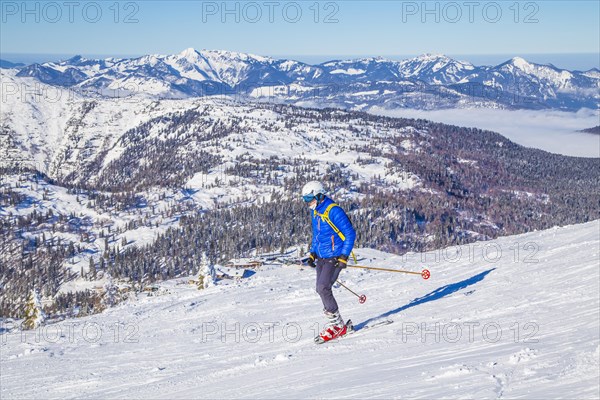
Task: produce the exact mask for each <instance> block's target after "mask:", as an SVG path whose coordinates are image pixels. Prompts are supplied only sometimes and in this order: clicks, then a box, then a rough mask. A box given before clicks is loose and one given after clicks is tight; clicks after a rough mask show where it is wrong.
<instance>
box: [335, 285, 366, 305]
mask: <svg viewBox="0 0 600 400" xmlns="http://www.w3.org/2000/svg"><path fill="white" fill-rule="evenodd" d="M336 282H337V283H339V284H340V285H342V287H343V288H344V289H346V290H347V291H349V292H350V293H352V294H353V295H355V296H356V297H358V302H359V303H360V304H362V303H364V302H365V301H367V296H365V295H364V294H361V295H358V294H356V293H354V292H353V291H352V289H350V288H349V287H348V286H346V285H344V284H343V283H342V282H340V281H336Z"/></svg>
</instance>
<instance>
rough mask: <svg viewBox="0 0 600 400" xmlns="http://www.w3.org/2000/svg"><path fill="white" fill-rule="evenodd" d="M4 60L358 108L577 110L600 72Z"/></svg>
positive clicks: (589, 103)
mask: <svg viewBox="0 0 600 400" xmlns="http://www.w3.org/2000/svg"><path fill="white" fill-rule="evenodd" d="M4 65H7V64H5V63H3V66H4ZM8 67H9V68H18V72H17V73H16V76H17V77H32V78H35V79H37V80H39V81H41V82H44V83H47V84H49V85H53V86H60V87H65V88H69V89H71V90H75V91H77V92H79V93H82V94H85V95H86V96H101V97H111V96H118V97H122V96H125V95H134V96H143V97H150V98H190V97H199V96H207V95H208V96H210V95H228V96H239V97H243V98H251V99H255V100H260V101H273V102H281V103H290V104H297V105H304V106H306V105H308V106H315V107H330V106H331V107H341V108H345V109H358V110H364V109H368V108H369V107H372V106H379V107H384V108H390V109H394V108H402V107H408V108H418V109H439V108H454V107H489V108H525V109H548V108H550V109H561V110H578V109H580V108H583V107H587V108H591V109H596V108H597V107H598V104H599V100H600V94H599V93H600V70H598V69H596V68H594V69H591V70H589V71H569V70H564V69H559V68H556V67H554V66H553V65H550V64H548V65H540V64H534V63H530V62H527V61H526V60H524V59H522V58H519V57H515V58H512V59H510V60H508V61H506V62H504V63H502V64H499V65H496V66H475V65H473V64H471V63H468V62H463V61H458V60H454V59H451V58H448V57H446V56H444V55H431V54H426V55H422V56H419V57H415V58H411V59H406V60H402V61H393V60H388V59H383V58H364V59H356V60H333V61H328V62H324V63H322V64H318V65H310V64H306V63H302V62H298V61H293V60H285V59H274V58H269V57H262V56H256V55H251V54H245V53H235V52H230V51H212V50H203V51H196V50H194V49H192V48H190V49H186V50H184V51H183V52H181V53H179V54H174V55H147V56H143V57H139V58H131V59H121V58H107V59H86V58H83V57H80V56H75V57H73V58H70V59H68V60H65V61H60V62H47V63H43V64H31V65H28V66H21V67H19V66H14V65H13V66H12V67H11V66H10V65H8ZM5 68H6V67H5Z"/></svg>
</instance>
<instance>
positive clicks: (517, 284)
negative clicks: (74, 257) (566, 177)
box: [0, 221, 600, 399]
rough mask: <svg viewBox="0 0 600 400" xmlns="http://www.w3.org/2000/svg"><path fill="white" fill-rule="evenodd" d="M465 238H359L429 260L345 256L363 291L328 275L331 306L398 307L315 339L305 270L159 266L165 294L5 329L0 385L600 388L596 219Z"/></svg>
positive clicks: (347, 276) (599, 227) (554, 391)
mask: <svg viewBox="0 0 600 400" xmlns="http://www.w3.org/2000/svg"><path fill="white" fill-rule="evenodd" d="M516 243H518V246H519V247H520V249H521V251H520V253H519V255H518V257H517V259H516V260H515V251H514V248H515V246H517V245H515V244H516ZM528 243H534V244H535V246H537V252H535V254H533V256H532V255H531V254H532V252H531V251H529V252H526V251H525V250H523V249H524V246H525V245H526V244H528ZM498 248H501V249H502V256H501V257H500V256H499V257H496V256H495V255H494V252H495V251H496V250H497V249H498ZM462 249H463V257H461V258H460V259H459V260H457V261H455V262H450V261H444V260H443V257H442V260H440V261H438V262H435V261H433V254H434V252H432V253H429V254H427V255H426V257H427V258H426V261H427V262H426V263H423V262H422V261H421V259H422V257H424V255H421V254H409V255H408V256H406V257H405V258H402V257H399V256H394V255H391V254H386V253H382V252H379V251H376V250H370V249H358V251H357V253H358V254H359V255H360V256H361V257H366V259H367V260H368V261H365V262H366V263H368V264H370V265H372V266H380V267H390V266H393V267H395V268H398V269H410V270H416V271H418V270H420V269H421V268H423V267H427V268H429V269H430V270H431V273H432V276H431V278H430V279H429V280H427V281H425V280H423V279H421V278H420V277H418V276H412V275H403V274H389V273H382V272H375V271H372V272H369V271H364V270H356V269H355V270H350V269H348V270H346V271H344V272H343V274H342V276H341V280H342V281H343V282H344V283H345V284H347V285H348V286H349V287H351V288H353V289H355V290H356V291H358V292H360V293H364V294H366V295H367V296H368V300H367V302H366V303H365V304H362V305H361V304H359V303H358V301H356V298H355V297H354V296H352V295H351V294H350V293H348V292H346V291H345V290H344V289H343V288H336V289H334V290H335V293H336V297H337V299H338V302H339V303H340V307H341V311H342V315H343V317H344V318H346V319H347V318H351V319H352V320H353V321H354V323H355V325H357V326H364V325H365V324H367V323H368V322H372V321H374V320H377V319H385V318H389V319H392V320H394V323H393V324H391V325H387V326H382V327H378V328H377V329H373V330H372V331H368V330H366V331H364V332H362V333H360V334H359V335H356V336H355V337H352V336H350V337H348V338H343V339H340V340H337V341H335V342H333V343H326V344H323V345H315V344H314V343H313V336H314V334H315V330H316V329H317V328H316V322H323V316H322V314H321V305H320V300H319V298H318V296H317V294H316V293H315V292H314V289H313V285H314V271H312V270H310V269H309V268H306V269H300V268H296V267H285V266H275V265H272V266H265V267H263V268H262V269H260V270H259V271H258V272H257V273H256V274H255V275H253V276H252V277H250V278H247V279H244V280H242V281H238V282H236V281H221V282H220V283H219V285H217V286H214V287H211V288H209V289H206V290H204V291H198V290H196V289H195V287H193V286H191V285H188V284H178V283H180V282H184V281H186V280H184V279H179V280H173V281H169V282H164V283H162V284H161V286H162V287H163V288H165V289H166V290H168V293H167V294H164V295H161V296H155V297H146V296H142V295H140V296H139V297H138V298H137V299H131V300H129V301H127V302H125V303H122V304H120V305H118V306H117V307H114V308H112V309H109V310H108V311H106V312H105V313H103V314H100V315H93V316H89V317H85V318H80V319H73V320H68V321H62V322H58V323H55V324H48V325H46V326H45V327H44V328H41V329H38V330H37V331H32V332H27V333H22V332H18V331H16V330H13V331H11V332H9V333H5V332H4V331H3V334H2V335H1V346H0V349H1V356H0V361H1V371H0V372H1V373H0V376H1V378H0V379H1V381H0V383H1V385H0V386H1V392H0V397H1V398H2V399H14V398H39V397H41V398H306V397H310V398H322V397H328V398H331V397H333V398H405V397H409V398H416V397H418V398H504V397H508V398H514V397H527V398H559V397H562V398H565V397H566V398H597V397H599V396H600V387H599V384H598V380H597V377H598V376H599V375H600V366H599V362H598V360H599V358H600V331H599V329H600V315H599V312H598V310H599V309H600V304H599V294H600V276H599V275H600V273H599V268H598V266H599V261H600V260H599V258H600V256H599V255H600V221H594V222H590V223H587V224H582V225H575V226H569V227H563V228H553V229H550V230H546V231H540V232H533V233H528V234H524V235H519V236H512V237H505V238H500V239H497V240H494V241H491V242H486V243H477V244H472V245H470V246H463V248H462ZM485 249H488V250H489V251H488V252H487V258H488V260H486V259H485V258H484V255H486V253H485ZM467 250H469V252H467ZM455 251H456V249H448V250H447V251H446V253H445V254H448V255H451V254H452V255H454V254H456V253H455ZM443 254H444V252H443V251H442V255H443ZM469 254H472V256H469ZM526 256H529V258H527V260H528V261H531V260H537V262H534V263H527V262H524V260H525V259H526ZM496 258H498V260H497V261H496V262H492V261H493V260H495V259H496ZM236 323H237V324H239V325H236ZM69 324H72V325H71V326H72V328H70V329H69V328H68V326H69ZM96 324H97V325H96ZM223 324H225V325H223ZM436 324H437V326H438V327H439V330H438V331H436ZM486 324H487V325H486ZM517 324H518V325H517ZM117 326H118V327H119V329H118V330H117V329H116V327H117ZM268 326H270V327H271V330H268V329H267V327H268ZM286 326H287V327H288V328H286ZM85 327H87V335H84V329H85ZM457 327H460V329H461V334H460V335H458V329H457ZM469 327H471V329H470V328H469ZM484 327H487V335H485V333H484ZM59 328H60V331H61V332H62V336H60V335H57V332H58V331H59ZM97 328H99V329H101V331H100V332H101V334H97V333H98V331H97V330H96V329H97ZM224 328H226V329H228V331H227V332H225V329H224ZM423 328H424V329H423ZM257 329H261V331H260V332H261V333H260V334H259V333H258V331H257ZM425 329H427V333H425V334H423V331H424V330H425ZM212 330H216V332H214V333H211V332H212ZM299 330H301V334H300V335H297V334H296V333H297V332H299ZM115 332H118V336H115ZM285 332H287V338H288V340H285ZM41 333H45V334H44V335H42V336H45V339H39V340H38V339H36V334H41ZM498 333H500V336H499V337H498V336H497V335H498ZM236 335H237V336H238V337H237V338H236ZM294 338H297V339H296V340H294ZM94 339H95V340H94Z"/></svg>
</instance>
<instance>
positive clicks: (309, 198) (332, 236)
mask: <svg viewBox="0 0 600 400" xmlns="http://www.w3.org/2000/svg"><path fill="white" fill-rule="evenodd" d="M326 194H327V191H326V190H325V188H324V187H323V185H322V184H321V183H320V182H318V181H311V182H308V183H307V184H306V185H304V187H303V188H302V199H303V200H304V201H305V202H306V203H307V204H308V206H309V208H310V209H311V210H312V212H311V215H312V231H313V237H312V244H311V247H310V255H309V258H308V264H309V265H310V266H311V267H313V268H316V272H317V285H316V286H317V287H316V289H317V293H319V296H321V300H322V302H323V307H324V308H323V311H324V313H325V316H326V317H327V323H326V325H325V327H324V329H323V330H322V331H321V333H320V334H319V336H318V337H316V338H315V341H317V342H319V343H321V342H326V341H329V340H331V339H335V338H337V337H339V336H343V335H345V334H346V333H347V331H348V326H346V324H345V323H344V320H343V319H342V317H341V315H340V311H339V308H338V304H337V302H336V300H335V298H334V297H333V291H332V290H331V288H332V286H333V284H334V283H335V281H336V280H337V278H338V276H339V275H340V272H341V271H342V269H344V268H346V265H347V263H348V256H349V255H350V253H351V252H352V247H353V246H354V240H355V239H356V232H355V230H354V228H353V227H352V223H351V222H350V220H349V219H348V216H347V215H346V213H345V212H344V210H342V208H341V207H340V206H338V205H337V204H335V203H334V202H333V200H331V199H330V198H329V197H327V196H326Z"/></svg>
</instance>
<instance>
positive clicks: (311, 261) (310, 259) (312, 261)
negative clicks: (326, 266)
mask: <svg viewBox="0 0 600 400" xmlns="http://www.w3.org/2000/svg"><path fill="white" fill-rule="evenodd" d="M316 259H317V255H316V254H315V253H310V254H309V255H308V261H306V263H307V264H308V265H310V267H311V268H315V267H316V266H317V264H315V261H316Z"/></svg>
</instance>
